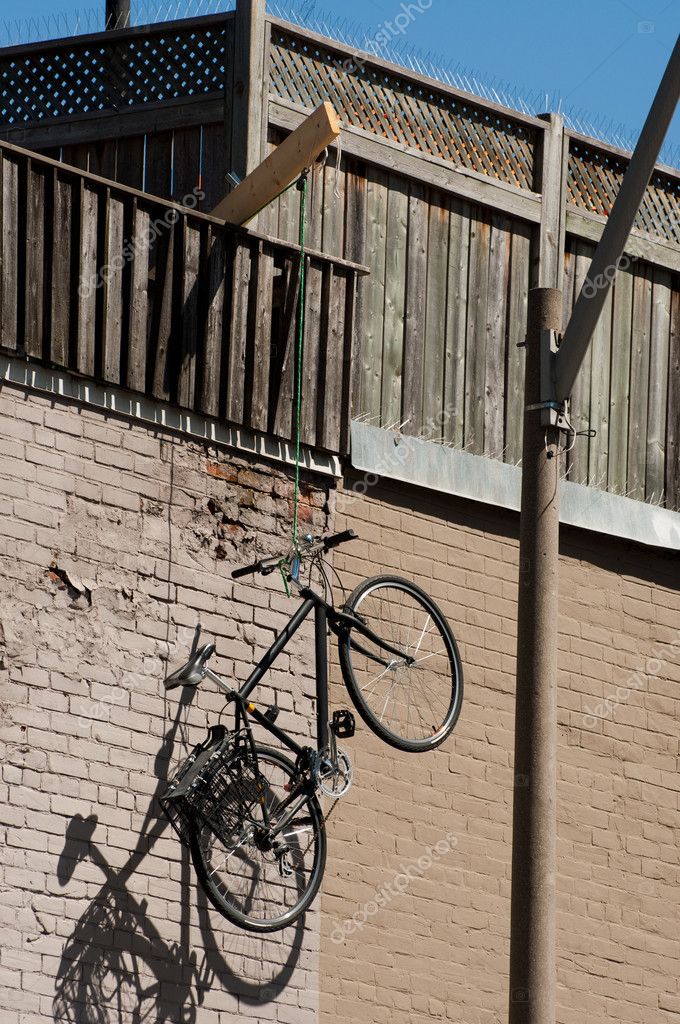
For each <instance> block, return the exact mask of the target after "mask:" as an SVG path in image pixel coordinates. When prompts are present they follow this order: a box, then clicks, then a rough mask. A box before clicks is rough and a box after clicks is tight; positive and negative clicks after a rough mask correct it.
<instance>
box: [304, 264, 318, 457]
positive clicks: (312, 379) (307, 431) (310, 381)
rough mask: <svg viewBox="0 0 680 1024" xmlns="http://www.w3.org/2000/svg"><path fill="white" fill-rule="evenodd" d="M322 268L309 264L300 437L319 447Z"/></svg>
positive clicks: (306, 442)
mask: <svg viewBox="0 0 680 1024" xmlns="http://www.w3.org/2000/svg"><path fill="white" fill-rule="evenodd" d="M322 285H323V267H322V264H320V262H319V261H318V260H313V259H308V261H307V284H306V288H307V297H306V303H305V324H304V327H305V330H304V349H303V357H302V415H301V428H300V436H301V439H302V442H303V444H308V445H315V444H316V426H317V423H316V419H317V407H318V401H319V342H320V333H321V314H322V309H321V290H322Z"/></svg>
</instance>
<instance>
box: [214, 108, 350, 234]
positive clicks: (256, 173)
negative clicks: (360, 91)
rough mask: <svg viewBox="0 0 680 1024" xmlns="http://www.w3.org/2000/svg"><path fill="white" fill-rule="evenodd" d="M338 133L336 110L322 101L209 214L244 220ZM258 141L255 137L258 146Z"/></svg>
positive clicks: (226, 218)
mask: <svg viewBox="0 0 680 1024" xmlns="http://www.w3.org/2000/svg"><path fill="white" fill-rule="evenodd" d="M339 134H340V124H339V122H338V118H337V116H336V114H335V111H334V110H333V108H332V106H331V105H330V103H322V104H321V106H320V107H318V108H317V109H316V110H315V111H314V113H313V114H310V115H309V117H307V118H305V120H304V121H303V122H302V124H301V125H299V127H298V128H296V129H295V131H293V132H291V134H290V135H289V136H288V137H287V138H286V139H284V141H283V142H282V143H281V145H280V146H278V147H277V148H276V149H275V150H274V152H273V153H271V154H270V155H269V156H268V157H267V159H266V160H264V161H263V162H262V163H261V164H260V165H259V166H257V167H255V168H254V170H252V171H251V173H250V174H248V176H247V177H246V178H245V179H244V180H243V181H242V182H241V184H240V185H239V186H238V187H237V188H235V189H234V190H233V192H231V193H230V194H229V195H228V196H225V198H224V199H222V200H221V202H219V203H218V204H217V206H216V207H215V209H214V210H213V211H212V215H213V216H214V217H217V218H219V219H221V220H225V221H227V222H228V223H230V224H245V223H246V222H247V221H249V220H250V219H251V218H252V217H254V216H255V214H256V213H257V212H258V211H259V210H261V209H263V208H264V207H265V206H266V205H267V203H270V202H271V201H272V199H274V198H275V196H277V195H278V194H279V192H281V191H282V189H284V188H286V187H287V186H288V185H290V183H291V182H292V181H295V179H296V178H298V177H299V175H300V174H301V172H302V171H303V170H304V168H305V167H311V166H312V164H313V163H314V161H315V160H316V158H317V157H318V156H319V154H320V153H322V152H323V150H324V149H325V148H326V147H327V146H330V145H331V143H333V142H335V140H336V139H337V137H338V135H339ZM259 145H260V141H259V138H258V148H259Z"/></svg>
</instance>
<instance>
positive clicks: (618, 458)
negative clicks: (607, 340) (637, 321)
mask: <svg viewBox="0 0 680 1024" xmlns="http://www.w3.org/2000/svg"><path fill="white" fill-rule="evenodd" d="M632 319H633V272H632V271H630V270H620V271H619V272H618V274H617V277H616V281H615V283H614V312H613V319H612V362H611V399H610V405H609V462H608V467H607V489H608V490H610V491H613V492H614V494H625V493H626V490H627V474H628V469H627V464H628V407H629V400H630V350H631V330H632Z"/></svg>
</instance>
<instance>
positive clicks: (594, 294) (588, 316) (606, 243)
mask: <svg viewBox="0 0 680 1024" xmlns="http://www.w3.org/2000/svg"><path fill="white" fill-rule="evenodd" d="M678 99H680V36H678V38H677V40H676V43H675V48H674V50H673V53H672V54H671V58H670V61H669V62H668V67H667V68H666V73H665V74H664V76H663V78H662V79H661V84H660V85H659V89H658V91H657V94H656V96H655V98H654V102H653V103H652V106H651V109H650V111H649V114H648V116H647V120H646V121H645V126H644V128H643V129H642V132H641V133H640V138H639V139H638V143H637V146H636V147H635V151H634V153H633V155H632V157H631V160H630V164H629V165H628V169H627V171H626V173H625V174H624V176H623V181H622V182H621V188H620V189H619V193H618V195H617V197H616V201H615V203H614V206H613V207H612V211H611V213H610V214H609V219H608V220H607V223H606V224H605V227H604V231H603V232H602V238H601V239H600V242H599V244H598V247H597V249H596V250H595V255H594V256H593V262H592V263H591V264H590V270H589V271H588V275H587V277H586V279H585V281H584V283H583V287H582V288H581V292H580V294H579V297H578V299H577V302H576V305H575V306H574V310H573V312H572V314H571V319H570V321H569V323H568V325H567V328H566V330H565V332H564V337H563V339H562V344H561V346H560V350H559V352H558V353H557V359H556V363H555V383H556V397H557V400H558V401H559V402H563V401H564V400H565V399H567V398H569V395H570V394H571V390H572V387H573V385H574V381H575V380H576V375H577V373H578V371H579V369H580V367H581V363H582V362H583V360H584V358H585V354H586V352H587V351H588V346H589V345H590V339H591V338H592V336H593V331H594V330H595V327H596V325H597V321H598V319H599V317H600V313H601V312H602V308H603V306H604V303H605V300H606V298H607V295H608V293H609V290H610V288H611V286H612V283H613V281H614V277H615V276H616V268H617V267H618V264H619V260H620V259H621V257H622V256H623V251H624V249H625V246H626V242H627V241H628V236H629V235H630V232H631V230H632V228H633V223H634V221H635V218H636V217H637V215H638V211H639V209H640V205H641V203H642V199H643V197H644V194H645V189H646V188H647V185H648V184H649V180H650V178H651V176H652V173H653V171H654V165H655V164H656V161H657V160H658V158H659V151H660V150H661V146H662V145H663V140H664V138H665V137H666V132H667V131H668V127H669V125H670V123H671V120H672V119H673V114H674V113H675V108H676V106H677V104H678Z"/></svg>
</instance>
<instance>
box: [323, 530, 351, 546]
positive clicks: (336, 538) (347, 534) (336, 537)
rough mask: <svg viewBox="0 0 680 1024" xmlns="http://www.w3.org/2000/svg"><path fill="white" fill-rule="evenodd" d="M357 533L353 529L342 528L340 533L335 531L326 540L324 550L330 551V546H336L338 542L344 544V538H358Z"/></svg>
mask: <svg viewBox="0 0 680 1024" xmlns="http://www.w3.org/2000/svg"><path fill="white" fill-rule="evenodd" d="M358 539H359V537H358V535H357V534H356V533H355V532H354V530H343V532H342V533H335V534H333V536H332V537H329V538H328V539H327V540H326V543H325V548H326V551H330V549H331V548H336V547H337V546H338V544H344V543H345V541H346V540H358Z"/></svg>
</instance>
